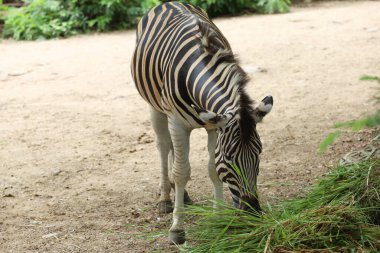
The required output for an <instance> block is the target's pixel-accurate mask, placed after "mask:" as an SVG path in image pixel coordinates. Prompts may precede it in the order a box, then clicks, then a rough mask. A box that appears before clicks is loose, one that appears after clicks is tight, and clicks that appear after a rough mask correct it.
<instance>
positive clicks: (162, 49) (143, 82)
mask: <svg viewBox="0 0 380 253" xmlns="http://www.w3.org/2000/svg"><path fill="white" fill-rule="evenodd" d="M136 34H137V39H136V48H135V51H134V54H133V58H132V62H131V70H132V76H133V80H134V82H135V84H136V87H137V89H138V92H139V93H140V95H141V96H142V98H143V99H144V100H145V101H146V102H148V103H149V105H150V114H151V122H152V126H153V129H154V131H155V133H156V142H157V148H158V150H159V154H160V156H161V180H160V191H161V195H160V200H159V204H158V206H159V211H160V212H163V213H167V212H171V211H173V209H172V207H171V206H172V202H171V199H170V190H171V187H172V185H171V181H172V182H174V185H175V204H174V211H173V224H172V226H171V228H170V230H169V241H170V242H171V243H175V244H181V243H183V242H184V241H185V232H184V227H183V219H184V214H183V212H182V211H183V207H184V202H187V201H188V202H189V201H191V200H190V198H189V197H188V195H187V192H186V191H185V186H186V183H187V182H188V180H189V178H190V163H189V136H190V132H191V131H192V129H194V128H201V127H203V128H205V129H206V131H207V133H208V152H209V163H208V173H209V176H210V179H211V181H212V183H213V186H214V188H213V196H214V198H215V199H217V200H223V183H222V182H225V183H227V185H228V187H229V189H230V191H231V193H232V199H233V203H234V205H235V206H237V207H240V208H242V209H245V210H248V209H250V208H253V209H256V210H260V205H259V201H258V198H257V195H256V178H257V175H258V172H259V155H260V153H261V149H262V145H261V141H260V138H259V135H258V134H257V131H256V124H257V123H258V122H260V121H261V120H262V118H263V117H264V116H265V115H266V114H267V113H269V111H270V110H271V108H272V105H273V99H272V97H271V96H267V97H265V98H264V99H263V100H262V101H261V102H260V103H258V104H256V106H255V105H254V103H253V101H252V100H251V99H250V98H249V96H248V95H247V93H246V91H245V86H246V83H247V82H248V77H247V75H246V73H245V72H244V71H243V69H242V68H241V67H240V66H239V65H238V62H237V60H236V58H235V57H234V55H233V53H232V51H231V47H230V45H229V43H228V42H227V40H226V38H225V37H224V36H223V35H222V33H221V32H220V31H219V29H218V28H217V27H216V26H215V24H214V23H213V22H212V21H211V20H210V18H209V17H208V16H207V14H206V13H205V12H204V11H203V10H202V9H200V8H197V7H195V6H192V5H190V4H184V3H178V2H168V3H164V4H162V5H159V6H156V7H154V8H153V9H151V10H150V11H148V12H147V13H146V14H145V15H144V16H143V17H142V19H141V20H140V22H139V24H138V27H137V31H136ZM236 168H239V169H240V172H239V171H236ZM170 174H171V180H170V179H169V176H170Z"/></svg>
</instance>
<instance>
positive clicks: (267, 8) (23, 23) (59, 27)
mask: <svg viewBox="0 0 380 253" xmlns="http://www.w3.org/2000/svg"><path fill="white" fill-rule="evenodd" d="M1 1H2V0H1ZM180 1H181V0H180ZM24 2H25V3H26V5H25V6H23V7H21V8H19V9H12V10H9V11H8V14H7V15H6V16H5V18H4V17H2V16H4V15H3V14H1V12H0V19H4V20H5V22H4V32H3V36H4V37H11V38H13V39H16V40H36V39H49V38H54V37H65V36H70V35H73V34H77V33H85V32H88V31H109V30H118V29H127V28H132V27H135V25H136V24H137V23H138V20H139V19H140V17H141V16H142V15H143V14H144V13H145V12H146V11H147V10H149V9H150V8H152V7H153V6H155V5H157V4H160V3H161V2H167V1H164V0H163V1H160V0H142V1H138V0H98V1H96V0H61V1H58V0H24ZM182 2H188V3H191V4H194V5H196V6H199V7H201V8H203V9H204V10H206V11H207V12H208V13H209V15H210V16H211V17H215V16H221V15H237V14H241V13H247V12H253V11H254V10H258V11H259V12H264V13H277V12H286V11H288V10H289V5H290V0H221V1H217V0H182Z"/></svg>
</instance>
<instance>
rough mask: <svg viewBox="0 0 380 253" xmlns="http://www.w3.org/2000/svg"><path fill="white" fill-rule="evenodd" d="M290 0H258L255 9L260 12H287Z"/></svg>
mask: <svg viewBox="0 0 380 253" xmlns="http://www.w3.org/2000/svg"><path fill="white" fill-rule="evenodd" d="M290 5H291V1H290V0H259V1H258V3H257V9H258V11H259V12H261V13H267V14H273V13H284V12H289V8H290Z"/></svg>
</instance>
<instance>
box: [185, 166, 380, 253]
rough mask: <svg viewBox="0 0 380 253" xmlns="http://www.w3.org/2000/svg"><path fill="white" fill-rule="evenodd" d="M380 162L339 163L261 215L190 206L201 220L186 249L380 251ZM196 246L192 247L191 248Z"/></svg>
mask: <svg viewBox="0 0 380 253" xmlns="http://www.w3.org/2000/svg"><path fill="white" fill-rule="evenodd" d="M379 193H380V160H375V161H368V162H365V163H361V164H358V165H353V166H349V167H342V166H340V167H337V168H336V169H334V170H333V171H332V172H331V173H329V174H328V175H326V176H325V177H324V178H322V179H321V180H320V181H319V182H318V183H317V184H316V185H315V186H313V187H312V188H311V189H310V191H309V193H308V194H307V195H306V196H304V197H303V198H298V199H294V200H289V201H285V202H284V203H282V204H279V205H276V206H272V207H270V209H271V211H268V212H267V213H265V214H263V215H261V216H260V217H255V216H252V215H251V214H249V213H247V212H245V211H242V210H239V209H236V208H233V207H230V206H227V205H224V204H220V203H219V205H220V209H217V210H214V209H213V208H212V207H209V206H203V207H202V206H190V207H189V208H188V213H190V214H193V215H195V216H196V217H197V218H198V219H197V221H196V222H195V225H194V226H193V227H192V228H191V229H190V230H189V233H188V234H189V236H188V237H189V239H190V241H189V244H188V246H186V247H184V248H182V250H183V251H185V252H193V253H197V252H294V251H298V252H300V251H302V252H316V251H323V252H336V251H338V252H350V251H351V252H378V251H379V250H380V226H379V215H380V212H379V210H380V196H379ZM189 245H192V246H189Z"/></svg>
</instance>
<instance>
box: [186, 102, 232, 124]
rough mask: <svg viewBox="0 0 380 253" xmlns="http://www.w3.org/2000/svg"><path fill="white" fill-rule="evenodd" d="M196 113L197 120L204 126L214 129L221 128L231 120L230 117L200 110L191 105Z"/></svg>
mask: <svg viewBox="0 0 380 253" xmlns="http://www.w3.org/2000/svg"><path fill="white" fill-rule="evenodd" d="M191 107H193V109H194V110H195V111H196V112H197V113H198V115H199V118H200V119H201V120H202V121H203V122H204V123H206V124H211V125H215V127H223V126H225V125H226V124H227V122H228V121H229V120H230V119H231V117H230V115H223V114H217V113H215V112H211V111H207V110H204V109H200V108H198V107H196V106H195V105H191Z"/></svg>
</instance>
